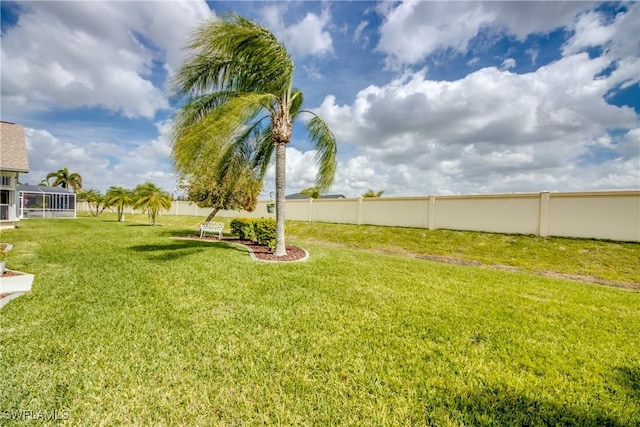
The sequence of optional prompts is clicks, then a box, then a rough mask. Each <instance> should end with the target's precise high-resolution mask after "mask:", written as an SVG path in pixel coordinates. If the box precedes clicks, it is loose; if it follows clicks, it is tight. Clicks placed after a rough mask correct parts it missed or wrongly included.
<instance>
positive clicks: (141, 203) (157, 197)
mask: <svg viewBox="0 0 640 427" xmlns="http://www.w3.org/2000/svg"><path fill="white" fill-rule="evenodd" d="M134 195H135V198H136V201H135V202H134V203H133V208H134V209H143V210H146V211H147V212H148V213H149V216H150V217H151V224H153V225H154V226H155V225H156V217H157V216H158V213H159V212H160V209H169V208H170V207H171V196H170V195H169V193H167V192H166V191H162V190H161V189H160V188H158V187H157V186H156V185H155V184H153V183H151V182H146V183H144V184H140V185H138V186H137V187H136V189H135V190H134Z"/></svg>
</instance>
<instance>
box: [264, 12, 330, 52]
mask: <svg viewBox="0 0 640 427" xmlns="http://www.w3.org/2000/svg"><path fill="white" fill-rule="evenodd" d="M288 10H289V4H288V3H276V4H272V5H268V6H266V7H264V8H263V9H262V11H261V15H262V19H263V21H264V22H265V25H266V26H267V27H268V28H269V29H270V30H271V31H272V32H273V34H275V35H276V36H278V38H282V37H284V39H285V43H286V46H287V49H289V51H290V52H291V53H292V54H293V55H294V56H295V57H298V58H306V57H310V56H324V55H327V54H331V53H332V52H333V38H332V37H331V34H330V33H329V31H328V28H329V27H330V26H331V13H330V11H329V9H324V10H323V11H322V12H321V13H320V15H318V14H316V13H313V12H308V13H306V14H305V15H304V17H303V18H302V19H301V20H300V21H298V22H296V23H294V24H292V25H289V26H286V27H285V16H284V15H285V14H286V13H287V12H288Z"/></svg>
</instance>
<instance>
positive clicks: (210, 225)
mask: <svg viewBox="0 0 640 427" xmlns="http://www.w3.org/2000/svg"><path fill="white" fill-rule="evenodd" d="M222 230H224V224H223V223H221V222H205V223H203V224H202V225H200V238H201V239H202V237H203V236H204V235H205V233H218V238H219V239H222Z"/></svg>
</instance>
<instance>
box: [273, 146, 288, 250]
mask: <svg viewBox="0 0 640 427" xmlns="http://www.w3.org/2000/svg"><path fill="white" fill-rule="evenodd" d="M286 152H287V151H286V144H285V143H284V142H276V251H275V255H276V256H285V255H286V254H287V247H286V245H285V241H284V205H285V204H284V197H285V195H284V191H285V180H286V175H285V172H286Z"/></svg>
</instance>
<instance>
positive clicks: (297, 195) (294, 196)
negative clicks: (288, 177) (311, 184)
mask: <svg viewBox="0 0 640 427" xmlns="http://www.w3.org/2000/svg"><path fill="white" fill-rule="evenodd" d="M320 198H321V199H344V198H345V197H344V196H343V195H342V194H322V195H321V196H320ZM285 199H287V200H306V199H309V196H308V195H306V194H302V193H293V194H289V195H288V196H285Z"/></svg>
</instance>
